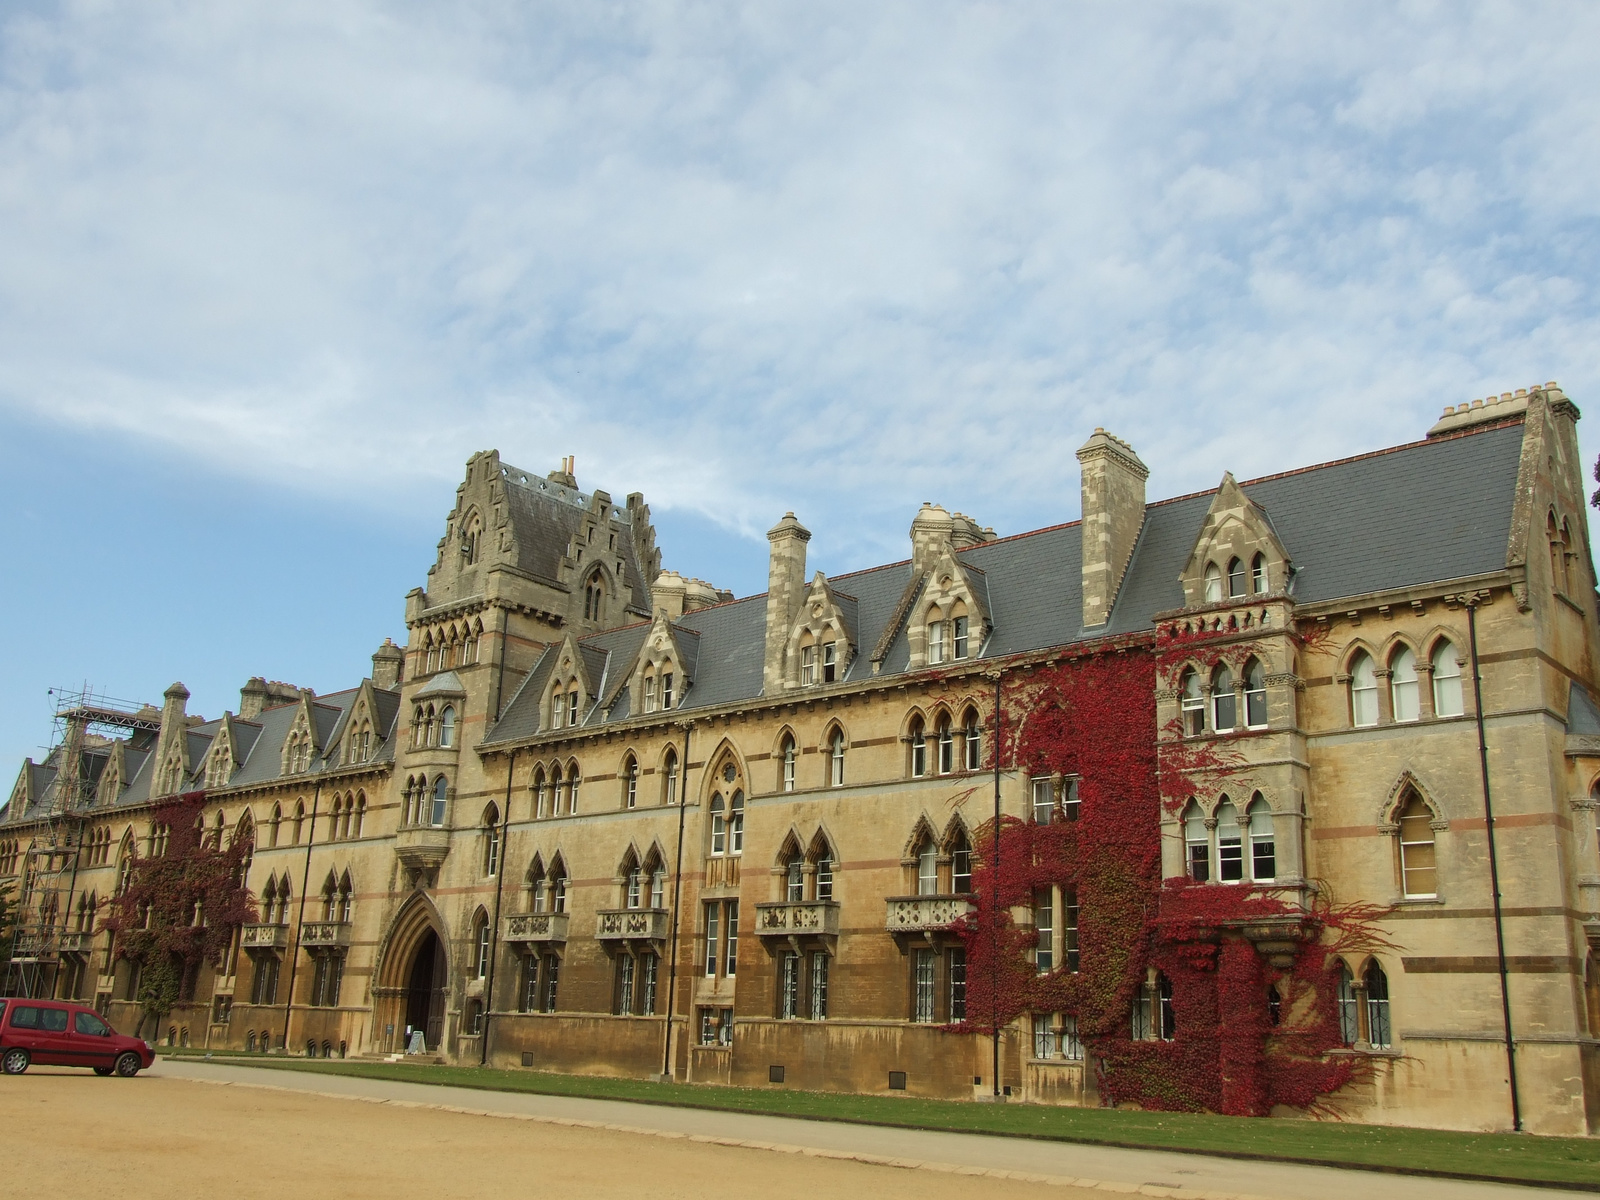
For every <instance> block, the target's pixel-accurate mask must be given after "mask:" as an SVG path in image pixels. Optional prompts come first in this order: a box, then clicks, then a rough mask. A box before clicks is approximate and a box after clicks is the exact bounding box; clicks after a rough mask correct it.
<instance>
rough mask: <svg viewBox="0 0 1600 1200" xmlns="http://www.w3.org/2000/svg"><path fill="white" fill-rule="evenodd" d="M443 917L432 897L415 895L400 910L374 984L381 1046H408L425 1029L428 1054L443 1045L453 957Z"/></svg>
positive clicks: (391, 1050)
mask: <svg viewBox="0 0 1600 1200" xmlns="http://www.w3.org/2000/svg"><path fill="white" fill-rule="evenodd" d="M448 945H449V943H448V940H447V939H446V937H445V934H444V922H443V921H442V920H441V918H440V916H439V912H438V910H437V909H436V908H434V906H433V904H432V903H431V902H430V901H429V900H428V898H427V897H426V896H424V895H422V894H421V893H417V894H414V895H413V896H412V897H411V899H410V900H408V901H407V902H406V904H405V905H404V906H403V907H402V908H401V910H400V912H399V913H397V914H396V916H395V919H394V924H393V925H392V926H391V927H390V930H389V936H388V938H387V939H386V940H385V943H384V948H383V953H382V956H381V958H380V959H379V963H378V971H377V979H376V980H375V981H374V984H373V989H372V993H373V1001H374V1007H375V1008H376V1010H377V1011H376V1013H375V1014H374V1015H375V1017H376V1025H375V1029H374V1032H375V1033H376V1034H377V1037H376V1038H375V1039H374V1040H376V1041H378V1042H379V1043H380V1045H381V1048H382V1049H383V1050H386V1051H389V1052H394V1051H400V1050H404V1049H406V1047H407V1046H408V1045H409V1043H410V1037H409V1031H410V1030H421V1032H422V1035H423V1039H424V1041H425V1042H426V1045H427V1050H428V1052H429V1053H437V1052H438V1051H440V1050H441V1049H442V1048H443V1047H442V1043H443V1041H444V1033H445V1028H446V1020H445V1018H446V1005H447V1001H448V993H449V980H450V957H449V950H448Z"/></svg>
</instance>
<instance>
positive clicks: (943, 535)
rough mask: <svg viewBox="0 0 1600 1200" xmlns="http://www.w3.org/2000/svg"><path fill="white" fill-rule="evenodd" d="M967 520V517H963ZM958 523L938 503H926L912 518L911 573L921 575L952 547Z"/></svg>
mask: <svg viewBox="0 0 1600 1200" xmlns="http://www.w3.org/2000/svg"><path fill="white" fill-rule="evenodd" d="M963 520H965V518H963ZM955 530H956V523H955V521H954V520H953V519H952V518H951V516H950V514H949V513H948V512H946V511H945V510H944V508H943V507H942V506H940V505H938V504H928V503H924V504H923V506H922V507H921V508H920V509H918V510H917V515H916V516H915V517H913V518H912V520H911V573H912V574H913V575H921V574H923V573H924V572H926V571H927V570H928V569H929V568H930V567H932V566H933V564H934V562H935V561H937V560H938V558H939V556H940V555H941V554H943V553H944V552H945V550H947V549H949V548H950V547H951V542H952V539H953V538H954V535H955Z"/></svg>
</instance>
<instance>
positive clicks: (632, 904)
mask: <svg viewBox="0 0 1600 1200" xmlns="http://www.w3.org/2000/svg"><path fill="white" fill-rule="evenodd" d="M622 902H623V907H624V908H638V907H639V906H640V905H641V904H643V903H644V869H643V868H642V867H640V866H639V864H638V863H636V862H630V863H629V864H628V866H627V870H626V871H625V872H624V874H623V887H622Z"/></svg>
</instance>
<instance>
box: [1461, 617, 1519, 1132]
mask: <svg viewBox="0 0 1600 1200" xmlns="http://www.w3.org/2000/svg"><path fill="white" fill-rule="evenodd" d="M1486 598H1487V597H1486V596H1473V597H1472V598H1470V599H1469V600H1468V601H1467V643H1468V646H1469V647H1470V649H1471V651H1472V705H1473V708H1474V709H1475V710H1476V715H1477V723H1478V772H1479V775H1480V776H1481V777H1482V779H1483V823H1484V828H1485V830H1486V831H1487V832H1488V835H1489V887H1490V890H1491V891H1492V892H1493V893H1494V945H1495V953H1496V955H1497V956H1498V957H1499V962H1500V1015H1501V1020H1502V1021H1503V1022H1504V1028H1505V1041H1506V1071H1507V1072H1508V1074H1509V1077H1510V1082H1511V1128H1512V1129H1514V1130H1516V1131H1517V1132H1518V1133H1521V1132H1522V1101H1521V1098H1520V1097H1519V1095H1518V1093H1517V1046H1516V1042H1515V1041H1514V1040H1513V1039H1512V1036H1511V987H1510V980H1509V979H1508V977H1507V973H1506V927H1505V920H1504V917H1503V916H1502V914H1501V911H1500V863H1499V859H1498V857H1497V856H1496V854H1495V843H1494V804H1493V802H1492V800H1491V799H1490V797H1489V745H1488V743H1487V742H1486V741H1485V740H1484V736H1483V680H1482V677H1481V676H1480V675H1479V674H1478V604H1479V603H1480V601H1481V600H1483V599H1486Z"/></svg>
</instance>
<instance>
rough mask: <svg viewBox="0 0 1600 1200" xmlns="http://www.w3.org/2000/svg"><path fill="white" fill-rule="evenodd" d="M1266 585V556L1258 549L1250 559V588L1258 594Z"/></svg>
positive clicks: (1263, 590) (1265, 588) (1264, 589)
mask: <svg viewBox="0 0 1600 1200" xmlns="http://www.w3.org/2000/svg"><path fill="white" fill-rule="evenodd" d="M1267 587H1268V584H1267V556H1266V555H1265V554H1262V553H1260V552H1259V551H1258V552H1257V553H1256V556H1255V557H1254V558H1252V559H1251V560H1250V590H1251V591H1252V592H1254V593H1256V595H1258V596H1259V595H1260V594H1261V593H1262V592H1265V591H1266V590H1267Z"/></svg>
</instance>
